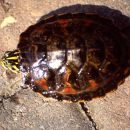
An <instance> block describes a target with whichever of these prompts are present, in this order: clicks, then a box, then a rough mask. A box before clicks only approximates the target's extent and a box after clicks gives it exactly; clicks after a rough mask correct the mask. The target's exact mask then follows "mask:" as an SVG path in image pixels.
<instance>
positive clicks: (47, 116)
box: [0, 0, 130, 130]
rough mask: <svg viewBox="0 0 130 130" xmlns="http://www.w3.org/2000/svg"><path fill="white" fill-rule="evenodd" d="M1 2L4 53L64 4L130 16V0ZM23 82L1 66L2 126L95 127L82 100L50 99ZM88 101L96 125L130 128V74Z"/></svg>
mask: <svg viewBox="0 0 130 130" xmlns="http://www.w3.org/2000/svg"><path fill="white" fill-rule="evenodd" d="M0 3H1V4H0V56H2V55H3V53H4V52H5V51H7V50H12V49H15V48H16V46H17V43H18V40H19V35H20V33H21V32H23V31H24V30H25V29H26V28H27V27H28V26H29V25H31V24H33V23H36V21H37V20H38V19H39V18H40V17H41V16H43V15H45V14H47V13H49V12H50V11H53V10H55V9H58V8H61V7H63V6H69V5H74V4H93V5H105V6H108V7H110V8H113V9H118V10H120V11H122V13H123V14H125V15H127V16H130V2H129V0H53V1H52V0H0ZM77 10H78V8H77ZM14 77H15V78H14ZM20 84H21V75H17V76H15V75H13V76H11V77H10V73H9V72H8V73H7V74H6V73H5V71H4V69H3V68H2V67H1V66H0V95H1V98H0V130H94V129H95V128H94V126H93V124H92V121H90V119H89V118H88V117H87V116H86V115H85V113H84V112H83V111H82V110H81V107H80V105H79V104H78V103H66V102H57V101H48V100H46V99H45V98H44V97H42V96H41V95H38V94H36V93H33V92H32V91H31V90H29V89H25V90H23V89H21V87H19V85H20ZM12 95H14V96H12ZM3 96H5V97H9V98H7V99H3V98H2V97H3ZM85 105H86V107H87V108H88V109H89V115H90V116H91V118H92V119H93V121H94V122H95V123H96V126H97V128H96V129H99V130H129V129H130V78H127V80H126V82H125V83H124V84H122V85H121V86H120V87H119V88H118V89H117V90H116V91H114V92H112V93H109V94H107V95H106V96H105V97H104V98H97V99H94V100H92V101H90V102H87V103H86V104H85Z"/></svg>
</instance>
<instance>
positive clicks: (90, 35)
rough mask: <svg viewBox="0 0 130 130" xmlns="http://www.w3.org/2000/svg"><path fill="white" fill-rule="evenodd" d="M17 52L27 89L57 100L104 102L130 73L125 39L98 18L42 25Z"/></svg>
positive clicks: (24, 37) (66, 18)
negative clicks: (28, 86)
mask: <svg viewBox="0 0 130 130" xmlns="http://www.w3.org/2000/svg"><path fill="white" fill-rule="evenodd" d="M18 49H19V50H20V52H21V55H20V57H21V63H20V65H21V71H22V72H23V75H24V77H25V83H26V84H29V85H30V87H31V88H32V89H33V90H34V91H36V92H39V93H41V94H43V95H44V96H46V97H52V98H56V99H58V100H71V101H79V100H90V99H92V98H93V97H98V96H104V95H105V93H107V92H109V91H111V90H113V89H115V88H117V86H118V85H119V84H121V83H122V82H123V81H124V79H125V77H126V76H128V74H129V72H130V69H129V67H130V65H129V51H130V49H129V46H128V44H127V41H126V39H125V35H124V34H123V33H122V31H121V30H120V29H118V27H116V25H114V24H113V22H112V21H111V20H110V19H106V18H104V17H101V16H99V15H97V14H85V13H75V14H71V13H70V14H61V15H57V16H52V17H49V18H47V19H43V20H41V21H40V22H39V23H37V24H35V25H32V26H30V27H29V28H28V29H27V30H26V31H25V32H23V33H22V34H21V37H20V41H19V44H18Z"/></svg>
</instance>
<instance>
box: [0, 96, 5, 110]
mask: <svg viewBox="0 0 130 130" xmlns="http://www.w3.org/2000/svg"><path fill="white" fill-rule="evenodd" d="M2 108H3V109H4V110H5V106H4V97H0V109H1V110H2Z"/></svg>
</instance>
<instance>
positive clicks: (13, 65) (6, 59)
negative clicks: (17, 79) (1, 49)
mask: <svg viewBox="0 0 130 130" xmlns="http://www.w3.org/2000/svg"><path fill="white" fill-rule="evenodd" d="M19 61H20V60H19V50H14V51H7V52H5V54H4V56H3V57H2V59H1V60H0V64H1V65H2V66H3V67H4V68H5V69H9V70H11V71H12V72H14V73H19V71H20V69H19Z"/></svg>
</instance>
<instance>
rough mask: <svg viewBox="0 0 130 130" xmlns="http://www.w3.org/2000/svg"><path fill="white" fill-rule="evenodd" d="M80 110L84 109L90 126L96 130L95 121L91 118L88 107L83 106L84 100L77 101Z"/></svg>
mask: <svg viewBox="0 0 130 130" xmlns="http://www.w3.org/2000/svg"><path fill="white" fill-rule="evenodd" d="M79 104H80V106H81V108H82V110H83V111H84V113H85V115H86V116H87V117H88V119H89V121H90V122H91V123H92V126H93V127H94V129H95V130H98V128H97V124H96V122H95V121H94V120H93V118H92V116H91V115H90V113H89V112H88V108H87V107H86V106H85V104H84V102H80V103H79Z"/></svg>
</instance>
